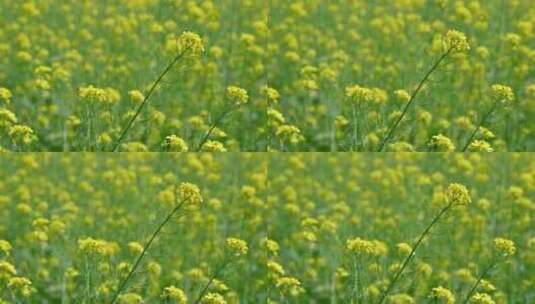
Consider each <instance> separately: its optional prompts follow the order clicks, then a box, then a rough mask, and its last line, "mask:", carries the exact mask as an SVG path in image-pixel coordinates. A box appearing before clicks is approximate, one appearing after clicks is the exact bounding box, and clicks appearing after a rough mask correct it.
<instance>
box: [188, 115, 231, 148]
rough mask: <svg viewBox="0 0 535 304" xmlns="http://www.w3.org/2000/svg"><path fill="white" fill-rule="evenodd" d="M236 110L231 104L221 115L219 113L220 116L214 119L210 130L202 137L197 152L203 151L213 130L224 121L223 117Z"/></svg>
mask: <svg viewBox="0 0 535 304" xmlns="http://www.w3.org/2000/svg"><path fill="white" fill-rule="evenodd" d="M233 110H234V107H233V106H231V107H229V108H228V109H226V110H225V111H223V113H221V115H219V117H217V118H216V120H215V121H214V123H213V124H212V125H211V126H210V128H209V129H208V131H207V132H206V134H205V135H204V137H203V138H202V139H201V141H200V142H199V146H198V147H197V149H196V150H195V152H199V151H201V149H202V147H203V146H204V144H205V143H206V141H208V138H210V135H211V134H212V132H213V131H214V129H215V128H216V127H217V126H218V125H219V124H220V123H221V122H222V121H223V119H225V117H226V116H227V115H228V114H229V113H230V112H232V111H233Z"/></svg>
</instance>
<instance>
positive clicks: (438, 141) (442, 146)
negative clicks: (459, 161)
mask: <svg viewBox="0 0 535 304" xmlns="http://www.w3.org/2000/svg"><path fill="white" fill-rule="evenodd" d="M428 145H429V147H430V148H431V149H432V150H433V151H439V152H453V151H455V144H454V143H453V141H452V140H451V139H450V138H449V137H447V136H444V135H442V134H438V135H434V136H433V137H431V141H430V142H429V144H428Z"/></svg>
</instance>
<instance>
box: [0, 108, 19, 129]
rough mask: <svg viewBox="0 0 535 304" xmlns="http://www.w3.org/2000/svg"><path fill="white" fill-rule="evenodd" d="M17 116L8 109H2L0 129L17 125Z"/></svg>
mask: <svg viewBox="0 0 535 304" xmlns="http://www.w3.org/2000/svg"><path fill="white" fill-rule="evenodd" d="M17 121H18V120H17V116H16V115H15V114H14V113H13V112H11V111H10V110H8V109H4V108H0V127H2V126H10V125H12V124H16V123H17Z"/></svg>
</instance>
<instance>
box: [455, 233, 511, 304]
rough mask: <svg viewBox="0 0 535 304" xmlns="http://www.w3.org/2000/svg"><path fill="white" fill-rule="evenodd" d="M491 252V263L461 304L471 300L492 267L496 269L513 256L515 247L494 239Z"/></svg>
mask: <svg viewBox="0 0 535 304" xmlns="http://www.w3.org/2000/svg"><path fill="white" fill-rule="evenodd" d="M493 251H494V255H493V258H492V261H491V262H490V263H489V265H488V266H487V267H486V268H485V269H484V270H483V272H482V273H481V275H480V276H479V277H478V278H477V280H476V282H475V283H474V285H472V288H470V291H468V294H467V295H466V298H465V299H464V301H463V303H462V304H466V303H468V301H470V299H472V296H473V295H474V293H475V292H476V289H477V287H478V286H479V284H480V283H481V281H483V279H485V278H486V277H487V276H488V275H489V274H490V271H491V270H492V269H493V268H494V267H496V266H497V265H498V264H499V263H500V262H502V261H504V260H506V259H507V258H509V257H511V256H513V255H514V254H515V252H516V246H515V243H514V242H513V241H511V240H508V239H504V238H495V239H494V242H493Z"/></svg>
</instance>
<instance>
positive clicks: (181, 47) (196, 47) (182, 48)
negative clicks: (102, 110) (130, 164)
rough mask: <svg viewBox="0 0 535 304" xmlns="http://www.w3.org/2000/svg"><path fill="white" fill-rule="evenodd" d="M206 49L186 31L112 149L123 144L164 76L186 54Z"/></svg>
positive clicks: (198, 39) (195, 37) (115, 149)
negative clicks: (176, 49)
mask: <svg viewBox="0 0 535 304" xmlns="http://www.w3.org/2000/svg"><path fill="white" fill-rule="evenodd" d="M203 51H204V47H203V44H202V40H201V38H200V37H199V36H198V35H197V34H194V33H191V32H184V33H183V34H182V35H181V36H180V38H179V39H178V54H177V55H176V56H175V57H174V58H173V60H172V61H171V62H170V63H169V64H168V65H167V66H166V68H165V69H164V70H163V71H162V72H161V73H160V75H159V76H158V78H157V79H156V81H154V83H153V84H152V86H151V87H150V88H149V90H148V91H147V94H145V97H144V98H143V101H142V102H141V103H140V104H139V106H138V107H137V109H136V112H135V113H134V115H133V116H132V117H131V118H130V119H129V120H128V122H127V123H126V125H125V126H124V128H123V129H122V131H121V133H120V135H119V137H118V138H117V140H116V141H115V143H114V144H113V148H112V151H113V152H115V151H117V149H118V148H119V146H120V145H121V143H122V141H123V140H124V138H125V136H126V134H127V133H128V131H129V130H130V128H131V127H132V125H133V124H134V121H135V120H136V119H137V117H138V116H139V114H140V113H141V111H142V110H143V109H144V108H145V106H146V105H147V104H148V103H149V99H150V97H151V96H152V94H153V93H154V91H155V90H156V88H157V87H158V85H159V84H160V82H162V80H163V79H164V77H165V76H166V75H167V74H168V73H169V72H170V71H171V69H172V68H173V67H174V66H175V65H176V64H177V63H178V62H179V61H180V60H181V59H182V58H184V57H185V56H186V55H192V56H198V55H200V54H201V53H202V52H203Z"/></svg>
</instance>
